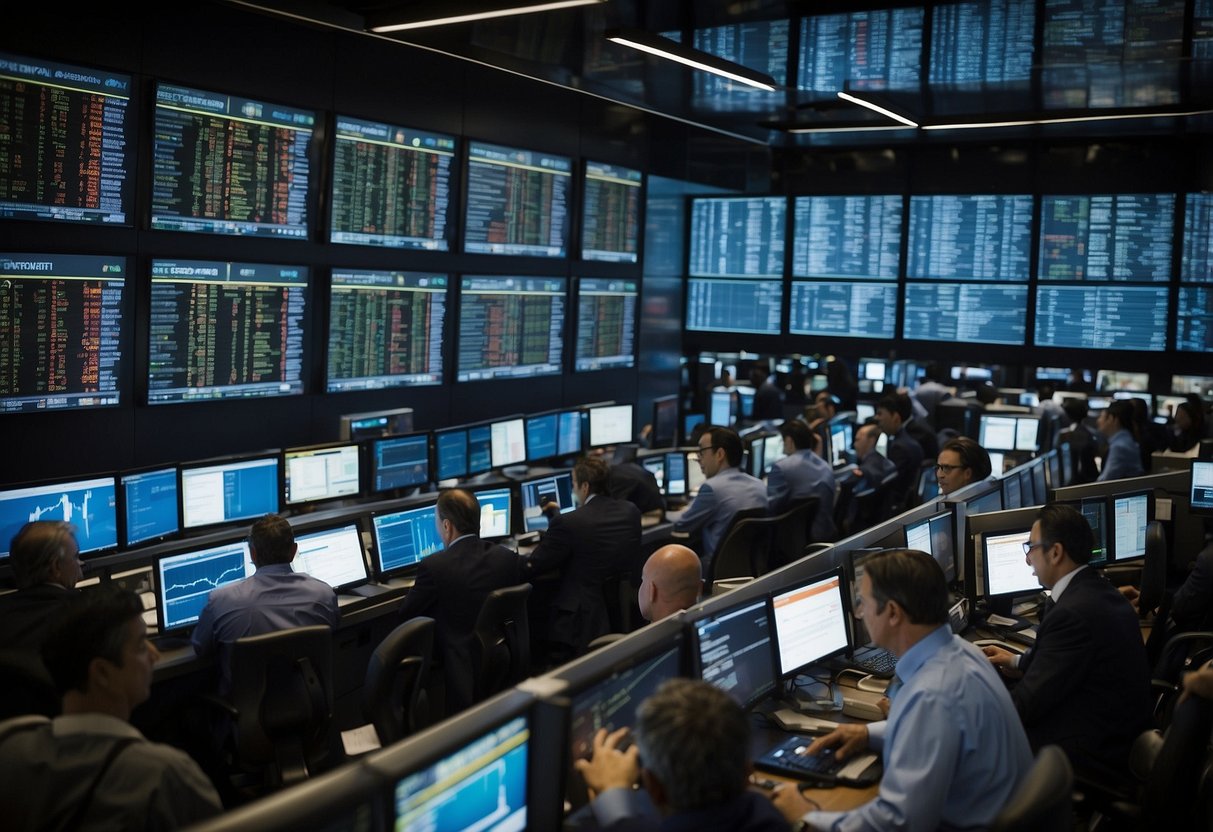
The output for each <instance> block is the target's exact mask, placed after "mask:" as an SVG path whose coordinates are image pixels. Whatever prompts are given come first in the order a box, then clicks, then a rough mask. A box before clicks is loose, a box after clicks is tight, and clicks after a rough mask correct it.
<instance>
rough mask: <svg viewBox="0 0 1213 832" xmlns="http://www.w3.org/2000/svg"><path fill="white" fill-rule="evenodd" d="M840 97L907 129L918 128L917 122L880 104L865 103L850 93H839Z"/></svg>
mask: <svg viewBox="0 0 1213 832" xmlns="http://www.w3.org/2000/svg"><path fill="white" fill-rule="evenodd" d="M838 97H839V98H841V99H842V100H843V101H850V102H851V103H852V104H858V105H859V106H860V107H867V108H868V109H869V110H871V111H872V112H874V113H880V114H881V115H882V116H884V117H885V118H891V119H893V121H896V122H897V123H898V124H904V125H905V126H906V127H917V126H918V122H916V121H910V120H909V119H908V118H906V117H905V116H901V115H898V114H897V113H895V112H893V111H892V110H889V109H886V108H885V107H881V106H880V105H879V104H875V103H873V102H871V101H865V100H864V99H862V98H859V97H858V96H854V95H851V94H850V93H847V92H839V93H838Z"/></svg>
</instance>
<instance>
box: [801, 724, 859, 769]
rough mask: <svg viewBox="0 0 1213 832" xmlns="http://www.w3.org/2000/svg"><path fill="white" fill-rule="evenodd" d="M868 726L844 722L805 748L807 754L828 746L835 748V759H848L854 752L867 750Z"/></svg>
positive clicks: (816, 752) (818, 751)
mask: <svg viewBox="0 0 1213 832" xmlns="http://www.w3.org/2000/svg"><path fill="white" fill-rule="evenodd" d="M867 747H868V726H867V725H858V724H854V723H850V722H844V723H843V724H842V725H839V726H838V727H837V728H835V729H834V730H833V731H831V732H830V733H828V734H826V735H825V736H824V737H818V738H817V739H815V740H813V743H812V745H810V746H809V747H808V748H806V749H805V753H806V754H818V753H820V752H821V751H823V750H825V749H827V748H835V749H837V751H835V752H834V759H836V760H846V759H848V758H849V757H850V756H851V755H852V754H855V753H857V752H860V751H865V750H867Z"/></svg>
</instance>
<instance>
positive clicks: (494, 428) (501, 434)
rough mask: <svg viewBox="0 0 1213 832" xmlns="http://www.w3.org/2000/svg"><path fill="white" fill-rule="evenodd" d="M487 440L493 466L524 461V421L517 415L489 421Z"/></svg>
mask: <svg viewBox="0 0 1213 832" xmlns="http://www.w3.org/2000/svg"><path fill="white" fill-rule="evenodd" d="M489 442H490V443H491V444H490V447H491V453H490V458H491V459H492V465H493V467H494V468H504V467H506V466H507V465H519V464H521V463H523V462H526V421H525V420H524V419H523V418H522V417H521V416H518V417H516V418H513V419H500V420H498V421H496V422H493V423H491V424H490V425H489Z"/></svg>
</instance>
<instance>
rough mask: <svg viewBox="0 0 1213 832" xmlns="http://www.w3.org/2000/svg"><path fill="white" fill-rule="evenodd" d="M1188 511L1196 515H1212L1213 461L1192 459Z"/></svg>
mask: <svg viewBox="0 0 1213 832" xmlns="http://www.w3.org/2000/svg"><path fill="white" fill-rule="evenodd" d="M1188 513H1189V514H1191V515H1193V516H1196V517H1213V461H1209V460H1204V459H1194V460H1192V484H1191V485H1190V486H1189V487H1188Z"/></svg>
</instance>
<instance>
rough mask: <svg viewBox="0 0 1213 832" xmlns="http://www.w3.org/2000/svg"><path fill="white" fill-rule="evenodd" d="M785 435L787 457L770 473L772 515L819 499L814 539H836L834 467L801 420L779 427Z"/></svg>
mask: <svg viewBox="0 0 1213 832" xmlns="http://www.w3.org/2000/svg"><path fill="white" fill-rule="evenodd" d="M779 433H780V435H782V436H783V452H784V453H785V454H787V456H785V457H784V458H783V459H781V460H779V461H778V462H776V463H775V464H774V465H773V466H771V472H770V473H769V474H767V502H768V503H769V504H770V510H771V513H772V514H778V513H779V512H781V511H784V510H785V509H787V507H788V505H789V504H790V503H793V502H797V501H800V500H805V499H808V498H809V497H816V498H818V505H817V514H816V515H815V516H814V517H813V528H812V530H811V532H812V537H813V540H812V541H811V542H817V541H823V540H826V541H828V540H834V538H835V530H834V469H833V468H831V467H830V464H829V463H828V462H826V461H825V460H824V459H822V458H821V457H820V456H818V455H817V454H815V453H813V434H812V432H811V431H810V430H809V426H808V425H806V424H805V423H804V422H802V421H800V420H799V419H793V420H790V421H787V422H784V423H783V424H782V425H780V426H779Z"/></svg>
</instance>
